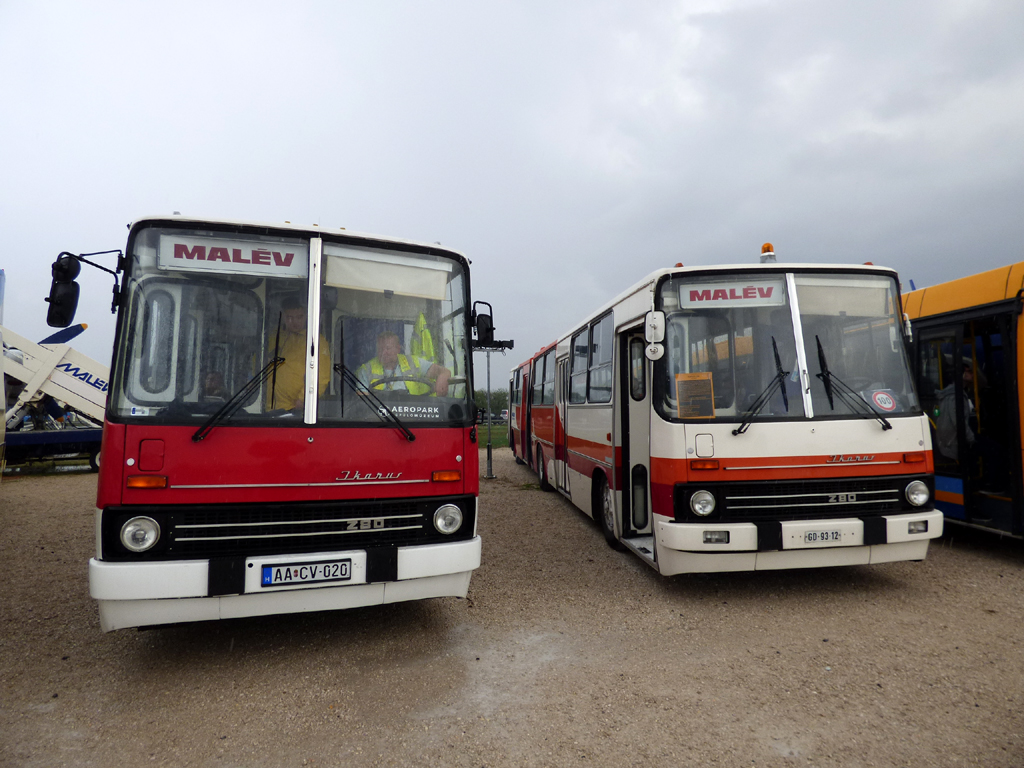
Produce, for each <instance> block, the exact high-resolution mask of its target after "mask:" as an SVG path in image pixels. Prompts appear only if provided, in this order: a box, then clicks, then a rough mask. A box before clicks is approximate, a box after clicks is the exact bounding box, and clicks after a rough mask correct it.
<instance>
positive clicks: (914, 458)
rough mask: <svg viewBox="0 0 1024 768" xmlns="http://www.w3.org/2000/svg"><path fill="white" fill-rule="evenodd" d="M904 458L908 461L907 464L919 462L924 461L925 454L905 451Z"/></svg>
mask: <svg viewBox="0 0 1024 768" xmlns="http://www.w3.org/2000/svg"><path fill="white" fill-rule="evenodd" d="M903 460H904V461H905V462H907V464H917V463H919V462H922V461H924V454H923V453H904V454H903Z"/></svg>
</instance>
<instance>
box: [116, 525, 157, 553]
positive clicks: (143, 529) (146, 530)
mask: <svg viewBox="0 0 1024 768" xmlns="http://www.w3.org/2000/svg"><path fill="white" fill-rule="evenodd" d="M158 541H160V525H159V524H158V523H157V521H156V520H154V519H153V518H151V517H133V518H132V519H131V520H129V521H128V522H127V523H125V524H124V525H122V526H121V543H122V544H124V546H125V548H126V549H129V550H131V551H132V552H145V551H146V550H147V549H152V547H153V545H154V544H156V543H157V542H158Z"/></svg>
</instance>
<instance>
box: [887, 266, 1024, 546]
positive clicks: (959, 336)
mask: <svg viewBox="0 0 1024 768" xmlns="http://www.w3.org/2000/svg"><path fill="white" fill-rule="evenodd" d="M1022 295H1024V262H1021V263H1018V264H1013V265H1010V266H1007V267H1000V268H998V269H992V270H989V271H988V272H981V273H979V274H976V275H971V276H969V277H963V278H960V279H959V280H952V281H950V282H948V283H941V284H940V285H934V286H931V287H930V288H921V289H919V290H916V291H912V292H911V293H907V294H904V297H903V308H904V312H906V314H907V316H908V317H909V318H910V320H911V323H912V328H913V342H912V346H913V359H914V370H915V375H916V377H917V388H918V393H919V395H920V398H921V405H922V407H923V408H924V411H925V413H926V414H928V418H929V421H930V422H931V428H932V446H933V452H934V459H935V500H936V506H937V507H938V508H940V509H941V510H942V511H943V513H944V514H945V515H946V517H947V519H949V520H951V521H955V522H960V523H963V524H966V525H970V526H975V527H979V528H984V529H988V530H992V531H998V532H999V533H1001V534H1009V535H1012V536H1017V537H1021V536H1024V503H1022V490H1024V489H1022V475H1024V472H1022V460H1021V435H1022V433H1024V422H1022V410H1021V386H1022V384H1024V332H1022V331H1024V329H1022V328H1021V327H1020V325H1019V323H1020V316H1021V309H1022V306H1024V304H1022Z"/></svg>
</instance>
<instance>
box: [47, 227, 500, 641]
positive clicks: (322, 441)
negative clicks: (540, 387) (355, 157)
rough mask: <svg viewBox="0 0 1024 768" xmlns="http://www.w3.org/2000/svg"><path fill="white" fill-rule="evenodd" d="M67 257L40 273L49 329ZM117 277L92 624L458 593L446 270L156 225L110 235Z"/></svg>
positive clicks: (438, 260)
mask: <svg viewBox="0 0 1024 768" xmlns="http://www.w3.org/2000/svg"><path fill="white" fill-rule="evenodd" d="M84 255H86V256H88V255H90V254H84ZM79 261H84V259H83V258H82V257H81V256H75V255H72V254H62V255H61V257H59V258H58V260H57V262H56V263H55V264H54V267H53V273H54V284H53V286H51V295H50V299H49V301H50V303H51V306H50V312H51V317H50V318H49V320H50V322H51V324H52V325H67V324H68V323H69V322H70V320H71V317H72V316H73V314H74V306H75V304H76V303H77V294H78V290H77V284H75V283H74V277H75V276H76V275H77V273H78V270H79V269H80V266H79ZM86 263H91V262H86ZM120 270H123V273H124V277H123V283H122V286H121V287H120V289H119V288H118V286H117V285H116V283H115V299H114V304H115V308H116V311H117V329H116V338H115V348H114V355H113V365H112V374H111V385H110V396H109V399H108V403H107V410H106V418H105V423H104V427H103V444H102V452H101V463H100V474H99V487H98V495H97V507H98V509H97V519H96V533H97V540H96V553H95V557H93V558H92V560H90V563H89V585H90V592H91V594H92V596H93V597H94V598H95V599H96V600H97V601H98V603H99V613H100V621H101V626H102V628H103V630H104V631H110V630H115V629H120V628H125V627H140V626H153V625H163V624H169V623H177V622H193V621H203V620H214V619H222V618H230V617H241V616H257V615H266V614H283V613H294V612H301V611H319V610H328V609H340V608H350V607H356V606H367V605H375V604H382V603H392V602H398V601H403V600H416V599H420V598H430V597H442V596H456V597H464V596H465V595H466V592H467V589H468V586H469V581H470V576H471V574H472V572H473V570H474V569H476V568H477V567H478V566H479V564H480V552H481V544H480V538H479V537H478V536H477V534H476V516H477V496H478V485H479V478H478V476H479V471H478V469H479V459H478V453H477V450H478V446H477V444H476V440H477V435H476V426H475V424H474V413H473V401H472V392H473V381H472V371H471V368H470V361H471V359H472V355H471V354H470V344H471V336H472V332H473V330H474V329H475V326H474V325H473V322H472V317H473V313H472V312H471V306H472V305H471V302H470V285H469V267H468V262H467V260H466V259H465V258H464V257H463V256H461V255H460V254H458V253H455V252H452V251H449V250H446V249H444V248H441V247H439V246H437V245H424V244H417V243H412V242H405V241H399V240H392V239H388V238H383V237H376V236H370V235H357V234H353V233H350V232H347V231H344V230H328V229H321V228H318V227H299V226H292V225H290V224H272V225H270V224H250V223H243V222H228V221H212V220H195V219H188V218H184V217H181V216H173V217H167V218H147V219H143V220H140V221H137V222H135V223H134V224H132V226H131V228H130V232H129V235H128V242H127V247H126V251H125V253H124V254H123V256H121V257H120V263H119V270H118V271H120ZM115 279H116V277H115ZM488 319H490V318H489V317H488Z"/></svg>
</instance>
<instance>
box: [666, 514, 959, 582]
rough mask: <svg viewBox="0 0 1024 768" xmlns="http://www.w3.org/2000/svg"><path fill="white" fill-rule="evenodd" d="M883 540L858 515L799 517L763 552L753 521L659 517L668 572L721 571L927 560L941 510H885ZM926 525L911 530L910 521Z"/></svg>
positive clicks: (785, 524) (938, 533)
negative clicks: (867, 536)
mask: <svg viewBox="0 0 1024 768" xmlns="http://www.w3.org/2000/svg"><path fill="white" fill-rule="evenodd" d="M884 520H885V528H886V539H885V540H886V543H885V544H870V545H865V544H864V523H863V522H862V521H861V520H859V519H856V518H845V519H840V520H796V521H786V522H783V523H782V524H781V525H782V548H781V549H779V550H773V551H764V552H759V551H758V550H757V546H758V535H757V526H755V525H754V524H753V523H724V524H722V523H719V524H716V523H676V522H673V521H671V520H659V521H657V522H656V523H655V538H656V541H657V558H658V559H657V568H658V570H659V571H660V572H661V573H662V574H664V575H666V576H670V575H672V574H676V573H711V572H719V571H755V570H756V571H764V570H775V569H782V568H822V567H828V566H834V565H868V564H871V563H887V562H894V561H898V560H923V559H924V558H925V556H926V555H927V554H928V542H929V541H930V540H931V539H935V538H938V537H939V536H941V535H942V525H943V517H942V512H940V511H938V510H929V511H926V512H916V513H910V514H904V515H886V516H885V517H884ZM922 522H924V523H926V526H927V527H926V530H924V531H923V532H920V533H911V532H910V524H911V523H922ZM712 531H715V532H721V531H725V532H728V542H723V543H705V542H704V533H705V532H712ZM819 531H821V532H824V531H827V532H829V533H830V534H831V537H830V540H829V541H808V539H809V538H813V537H809V536H808V533H812V532H819Z"/></svg>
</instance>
